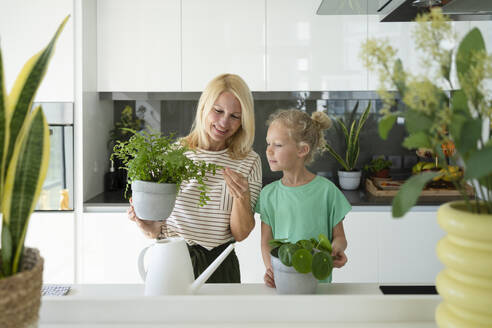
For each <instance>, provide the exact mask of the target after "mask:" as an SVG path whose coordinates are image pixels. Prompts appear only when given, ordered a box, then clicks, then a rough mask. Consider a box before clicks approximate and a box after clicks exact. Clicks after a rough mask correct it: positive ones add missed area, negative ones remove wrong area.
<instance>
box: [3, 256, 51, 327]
mask: <svg viewBox="0 0 492 328" xmlns="http://www.w3.org/2000/svg"><path fill="white" fill-rule="evenodd" d="M43 262H44V261H43V258H42V257H41V256H40V255H39V251H38V250H37V249H35V248H27V247H26V248H25V249H24V256H23V259H22V263H21V271H20V272H19V273H17V274H15V275H13V276H10V277H6V278H3V279H0V318H1V320H0V322H1V327H2V328H27V327H37V322H38V319H39V306H40V304H41V287H42V284H43ZM0 264H1V261H0Z"/></svg>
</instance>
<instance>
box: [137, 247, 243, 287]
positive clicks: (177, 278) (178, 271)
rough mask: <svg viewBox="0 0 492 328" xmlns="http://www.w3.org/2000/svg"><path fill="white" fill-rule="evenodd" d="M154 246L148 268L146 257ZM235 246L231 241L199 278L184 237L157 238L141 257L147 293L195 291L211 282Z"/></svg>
mask: <svg viewBox="0 0 492 328" xmlns="http://www.w3.org/2000/svg"><path fill="white" fill-rule="evenodd" d="M149 249H150V259H149V264H148V268H147V271H145V267H144V257H145V253H146V252H147V250H149ZM233 249H234V244H230V245H229V246H228V247H227V248H226V249H225V250H224V251H223V252H222V253H221V254H220V255H219V256H218V257H217V258H216V259H215V261H213V262H212V263H211V264H210V265H209V266H208V268H207V269H206V270H205V271H203V273H202V274H201V275H200V276H199V277H198V278H197V279H196V280H195V276H194V274H193V267H192V265H191V258H190V253H189V251H188V247H187V246H186V242H185V241H184V239H182V238H168V239H161V240H157V241H156V242H155V243H154V244H153V245H150V246H147V247H145V248H144V249H142V251H141V252H140V255H139V256H138V270H139V272H140V276H141V277H142V279H143V280H144V281H145V293H144V294H145V295H146V296H157V295H182V294H193V293H195V292H196V291H197V290H198V289H200V287H202V285H203V284H204V283H205V281H207V279H208V278H209V277H210V276H211V275H212V273H214V271H215V270H216V269H217V268H218V267H219V265H220V264H221V263H222V261H224V259H225V258H226V257H227V255H229V253H230V252H231V251H232V250H233Z"/></svg>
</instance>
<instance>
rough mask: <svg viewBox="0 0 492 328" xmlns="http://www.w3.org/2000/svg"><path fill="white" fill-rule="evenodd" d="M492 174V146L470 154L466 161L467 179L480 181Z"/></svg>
mask: <svg viewBox="0 0 492 328" xmlns="http://www.w3.org/2000/svg"><path fill="white" fill-rule="evenodd" d="M491 173H492V145H487V146H485V147H483V148H482V149H479V150H477V151H475V152H472V153H471V154H470V157H469V158H468V160H467V161H466V167H465V179H480V178H484V177H486V176H488V175H489V174H491Z"/></svg>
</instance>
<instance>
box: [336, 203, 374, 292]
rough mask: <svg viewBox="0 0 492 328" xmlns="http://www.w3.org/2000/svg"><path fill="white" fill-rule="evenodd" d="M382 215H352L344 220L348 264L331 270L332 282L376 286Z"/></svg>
mask: <svg viewBox="0 0 492 328" xmlns="http://www.w3.org/2000/svg"><path fill="white" fill-rule="evenodd" d="M380 221H381V213H378V212H374V213H373V212H355V211H352V212H350V213H349V214H347V216H346V217H345V219H344V220H343V227H344V229H345V236H346V238H347V250H346V251H345V254H346V255H347V259H348V261H347V264H345V266H343V267H342V268H339V269H337V268H334V269H333V282H336V283H340V282H343V283H346V282H355V283H362V282H378V279H379V278H378V260H379V258H378V250H379V249H378V248H379V243H378V240H379V238H380V236H379V224H380Z"/></svg>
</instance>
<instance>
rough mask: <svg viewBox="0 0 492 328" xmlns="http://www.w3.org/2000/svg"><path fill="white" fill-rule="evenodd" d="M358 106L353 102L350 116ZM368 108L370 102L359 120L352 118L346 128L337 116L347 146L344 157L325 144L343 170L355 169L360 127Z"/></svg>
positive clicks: (363, 122)
mask: <svg viewBox="0 0 492 328" xmlns="http://www.w3.org/2000/svg"><path fill="white" fill-rule="evenodd" d="M358 107H359V102H357V103H356V104H355V106H354V109H353V110H352V114H351V117H353V116H355V113H356V112H357V108H358ZM370 110H371V103H370V102H369V104H368V105H367V107H366V109H365V110H364V113H362V115H361V117H360V118H359V121H358V122H357V121H356V120H352V124H351V125H350V129H348V128H347V126H346V125H345V123H344V122H343V121H342V120H341V119H339V118H338V119H337V123H338V125H339V126H340V128H341V129H342V131H343V134H344V136H345V144H346V147H347V150H346V151H345V159H343V158H342V156H340V155H339V154H338V153H337V152H336V151H335V149H334V148H333V147H332V146H331V145H329V144H326V150H328V152H329V153H330V155H332V156H333V157H334V158H335V159H336V160H337V161H338V163H340V165H341V166H342V167H343V170H344V171H354V169H355V165H356V164H357V160H358V159H359V152H360V146H359V135H360V131H361V130H362V127H363V126H364V124H365V123H366V121H367V118H368V117H369V111H370ZM356 123H357V125H356Z"/></svg>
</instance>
